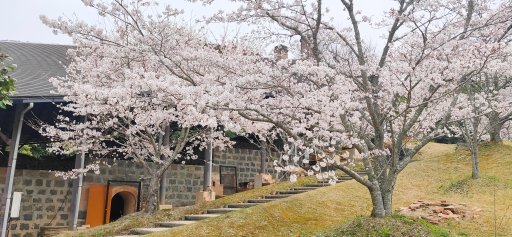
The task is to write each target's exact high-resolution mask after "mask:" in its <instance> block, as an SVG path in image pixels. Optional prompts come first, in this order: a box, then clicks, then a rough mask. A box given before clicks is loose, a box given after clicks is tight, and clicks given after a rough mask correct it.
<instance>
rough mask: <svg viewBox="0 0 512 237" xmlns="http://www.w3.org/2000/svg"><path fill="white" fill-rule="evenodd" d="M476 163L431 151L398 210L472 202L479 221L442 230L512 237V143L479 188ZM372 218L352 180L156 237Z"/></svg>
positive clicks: (494, 155) (171, 214)
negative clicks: (416, 203) (473, 176)
mask: <svg viewBox="0 0 512 237" xmlns="http://www.w3.org/2000/svg"><path fill="white" fill-rule="evenodd" d="M469 157H470V156H469V153H468V152H467V151H464V150H461V149H459V150H456V149H455V145H442V144H435V143H432V144H429V145H427V146H426V147H425V148H424V149H423V150H422V151H421V153H420V154H419V155H418V156H417V157H415V159H414V161H413V162H412V163H410V164H409V166H408V167H407V168H406V169H405V170H404V171H403V172H402V174H400V176H399V180H398V182H397V184H396V189H395V194H394V209H398V208H399V207H403V206H408V205H409V204H411V203H412V202H414V201H417V200H431V201H440V200H447V201H448V202H453V203H466V204H468V206H469V207H474V208H479V209H481V211H480V216H479V217H478V218H476V219H474V220H469V221H463V222H457V221H451V222H448V223H446V224H442V225H441V226H440V227H441V228H444V229H446V230H448V231H449V232H450V234H451V235H452V236H494V229H495V225H494V223H495V220H496V223H497V224H496V230H497V235H498V236H512V206H511V205H512V143H506V144H505V145H484V146H482V147H481V149H480V163H481V167H480V169H481V174H482V179H481V180H478V181H473V180H470V179H468V177H470V175H471V163H470V160H469V159H470V158H469ZM301 182H312V181H311V180H310V179H308V180H307V181H301ZM279 185H281V186H280V187H278V186H279ZM279 185H277V186H271V187H264V188H263V189H257V190H251V191H249V192H247V193H240V194H237V195H233V196H230V197H226V198H222V199H219V200H216V201H215V202H212V203H210V204H208V206H209V207H220V206H222V205H223V204H225V203H229V202H233V201H236V200H245V199H247V198H250V197H252V196H262V195H264V194H266V193H269V192H272V190H276V189H280V188H287V187H289V186H290V185H291V184H289V183H282V184H279ZM298 185H300V184H298ZM494 203H496V205H494ZM204 208H205V206H193V207H188V208H181V209H176V210H173V211H168V212H159V213H158V214H157V215H155V216H153V217H151V218H149V217H147V216H132V217H127V218H124V219H122V220H121V221H118V222H114V223H113V224H110V225H106V226H103V227H100V228H95V229H91V230H88V231H87V232H82V235H94V236H101V235H108V234H113V233H121V232H120V230H127V229H128V228H133V227H135V226H144V225H146V226H150V225H151V223H154V222H157V221H159V220H163V219H167V220H176V219H179V218H180V217H182V216H183V215H184V214H189V213H198V212H200V211H201V210H202V209H204ZM494 210H496V211H494ZM370 212H371V203H370V199H369V193H368V191H367V190H366V188H364V187H363V186H361V185H360V184H358V183H357V182H355V181H348V182H345V183H342V184H339V185H336V186H331V187H326V188H321V189H317V190H314V191H310V192H307V193H303V194H298V195H294V196H292V197H290V198H287V199H282V200H278V201H274V202H270V203H266V204H262V205H259V206H257V207H253V208H249V209H244V210H241V211H238V212H232V213H228V214H227V215H223V216H220V217H216V218H211V219H208V220H205V221H201V222H198V223H195V224H192V225H187V226H182V227H178V228H173V229H171V230H169V231H167V232H163V233H155V234H153V235H151V236H198V237H199V236H313V235H317V234H319V233H326V232H327V233H328V232H329V231H335V230H337V229H339V227H340V226H341V225H344V224H347V223H349V222H351V221H353V220H354V219H355V218H358V217H360V216H368V215H369V214H370ZM74 236H76V233H75V234H74Z"/></svg>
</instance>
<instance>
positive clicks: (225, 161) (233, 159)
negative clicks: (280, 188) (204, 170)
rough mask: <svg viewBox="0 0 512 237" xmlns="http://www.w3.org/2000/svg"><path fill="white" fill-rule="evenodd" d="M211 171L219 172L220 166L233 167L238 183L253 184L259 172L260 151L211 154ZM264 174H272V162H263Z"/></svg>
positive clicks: (229, 151)
mask: <svg viewBox="0 0 512 237" xmlns="http://www.w3.org/2000/svg"><path fill="white" fill-rule="evenodd" d="M213 164H214V167H213V171H214V172H219V170H220V166H235V167H236V169H237V170H236V171H237V175H238V177H237V179H238V183H241V182H253V181H254V177H255V176H256V175H257V174H258V173H259V171H260V151H259V150H249V149H240V148H233V149H226V150H223V151H220V150H215V151H214V152H213ZM265 166H266V173H270V174H274V173H275V170H274V168H273V163H272V161H269V160H268V159H267V161H266V162H265Z"/></svg>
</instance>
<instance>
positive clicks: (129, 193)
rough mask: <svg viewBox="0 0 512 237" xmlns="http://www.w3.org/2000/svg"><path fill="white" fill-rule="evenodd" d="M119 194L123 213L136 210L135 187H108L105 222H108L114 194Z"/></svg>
mask: <svg viewBox="0 0 512 237" xmlns="http://www.w3.org/2000/svg"><path fill="white" fill-rule="evenodd" d="M116 194H119V195H120V196H121V197H122V198H123V200H124V211H123V213H124V215H127V214H130V213H134V212H136V211H137V188H136V187H133V186H129V185H116V186H113V187H110V191H109V195H108V203H107V215H106V218H105V219H106V220H105V223H106V224H108V223H110V218H109V217H110V207H111V204H112V198H113V197H114V195H116Z"/></svg>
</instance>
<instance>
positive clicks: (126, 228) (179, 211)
mask: <svg viewBox="0 0 512 237" xmlns="http://www.w3.org/2000/svg"><path fill="white" fill-rule="evenodd" d="M315 182H316V179H315V178H313V177H308V178H302V179H299V180H298V181H297V182H296V183H290V182H281V183H278V184H274V185H269V186H265V187H262V188H258V189H253V190H249V191H246V192H241V193H237V194H234V195H230V196H226V197H224V198H221V199H217V200H215V201H212V202H209V203H206V204H200V205H193V206H187V207H178V208H173V209H172V210H162V211H158V212H157V213H155V214H153V215H149V214H145V213H134V214H132V215H128V216H125V217H122V218H121V219H119V220H117V221H115V222H112V223H110V224H107V225H102V226H98V227H95V228H91V229H86V230H81V231H79V232H68V233H65V234H63V235H61V236H69V237H75V236H112V235H121V234H129V232H130V229H133V228H138V227H152V226H154V223H157V222H161V221H172V220H180V219H182V218H183V217H184V216H185V215H190V214H200V213H202V212H203V211H205V210H206V209H211V208H220V207H224V206H225V205H227V204H229V203H237V202H243V201H244V200H248V199H254V198H257V197H262V196H265V195H270V194H274V193H275V192H276V191H277V190H287V189H291V188H293V187H300V186H304V185H305V184H309V183H315Z"/></svg>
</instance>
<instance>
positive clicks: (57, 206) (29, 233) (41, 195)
mask: <svg viewBox="0 0 512 237" xmlns="http://www.w3.org/2000/svg"><path fill="white" fill-rule="evenodd" d="M0 170H1V172H0V174H1V175H2V180H0V181H2V182H1V183H0V189H1V191H2V194H3V192H4V191H5V190H4V185H5V170H6V168H0ZM71 183H72V181H66V180H62V179H59V178H56V177H55V176H54V175H53V174H52V173H50V172H48V171H44V170H16V173H15V177H14V187H13V191H14V192H23V194H22V198H21V210H20V218H19V219H18V220H12V221H11V225H10V229H11V230H10V234H11V236H12V237H36V236H37V233H38V231H39V227H40V226H45V225H52V226H63V225H67V222H68V220H69V213H70V210H71Z"/></svg>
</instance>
